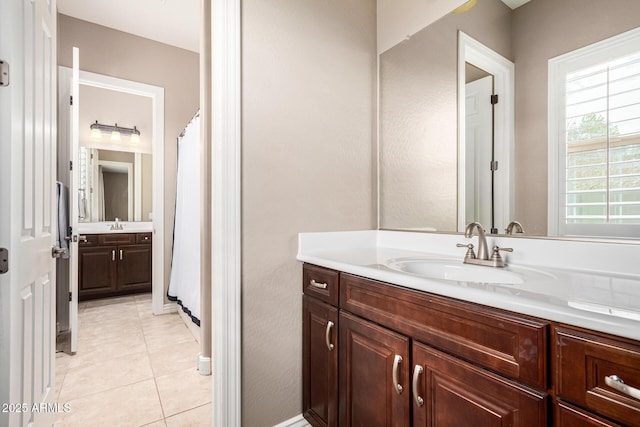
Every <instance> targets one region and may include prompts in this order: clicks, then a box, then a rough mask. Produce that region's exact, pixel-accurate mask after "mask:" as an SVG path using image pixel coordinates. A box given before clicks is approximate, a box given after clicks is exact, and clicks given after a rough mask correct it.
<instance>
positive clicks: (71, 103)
mask: <svg viewBox="0 0 640 427" xmlns="http://www.w3.org/2000/svg"><path fill="white" fill-rule="evenodd" d="M69 105H73V95H71V96H69Z"/></svg>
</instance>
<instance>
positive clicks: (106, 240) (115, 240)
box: [98, 233, 136, 245]
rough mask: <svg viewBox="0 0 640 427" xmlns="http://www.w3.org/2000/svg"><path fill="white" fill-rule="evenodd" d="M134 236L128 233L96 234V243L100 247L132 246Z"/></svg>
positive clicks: (134, 240)
mask: <svg viewBox="0 0 640 427" xmlns="http://www.w3.org/2000/svg"><path fill="white" fill-rule="evenodd" d="M135 242H136V235H135V234H129V233H112V234H98V243H99V244H101V245H126V244H134V243H135Z"/></svg>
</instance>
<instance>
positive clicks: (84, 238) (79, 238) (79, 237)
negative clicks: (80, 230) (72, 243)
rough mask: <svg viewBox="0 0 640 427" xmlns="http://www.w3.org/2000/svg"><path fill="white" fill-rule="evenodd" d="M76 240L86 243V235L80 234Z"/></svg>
mask: <svg viewBox="0 0 640 427" xmlns="http://www.w3.org/2000/svg"><path fill="white" fill-rule="evenodd" d="M78 241H80V242H83V243H87V236H83V235H82V234H81V235H79V236H78Z"/></svg>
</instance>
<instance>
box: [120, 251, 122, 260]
mask: <svg viewBox="0 0 640 427" xmlns="http://www.w3.org/2000/svg"><path fill="white" fill-rule="evenodd" d="M120 261H122V249H120Z"/></svg>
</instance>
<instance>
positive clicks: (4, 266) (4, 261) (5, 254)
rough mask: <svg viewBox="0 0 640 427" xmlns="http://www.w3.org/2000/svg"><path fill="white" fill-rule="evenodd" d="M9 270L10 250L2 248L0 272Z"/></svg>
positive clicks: (0, 250)
mask: <svg viewBox="0 0 640 427" xmlns="http://www.w3.org/2000/svg"><path fill="white" fill-rule="evenodd" d="M7 271H9V250H8V249H5V248H0V274H4V273H6V272H7Z"/></svg>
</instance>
